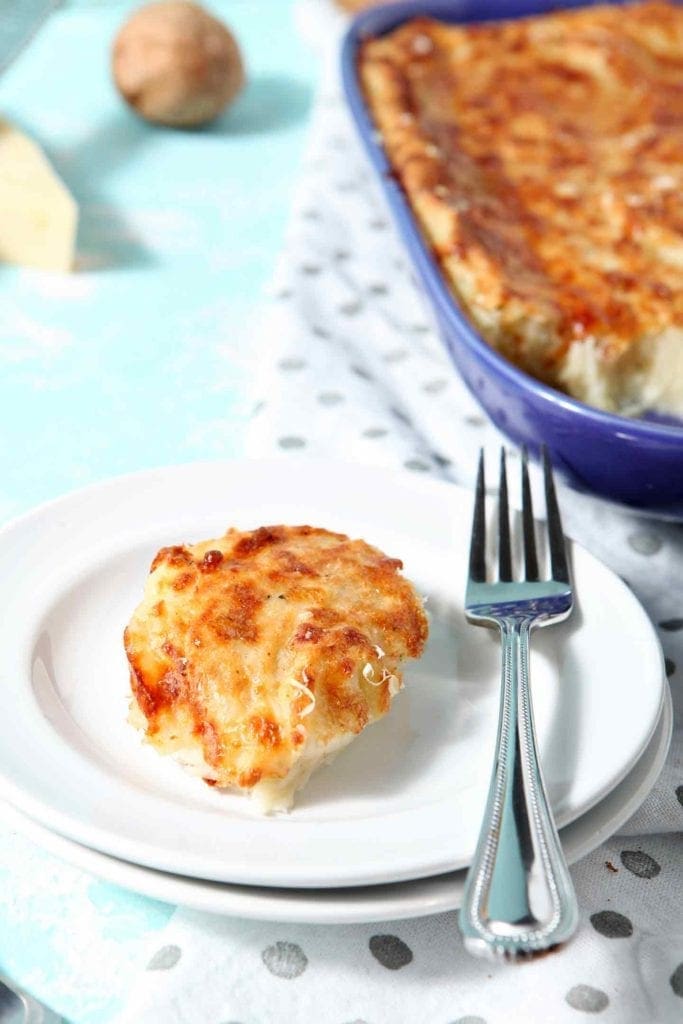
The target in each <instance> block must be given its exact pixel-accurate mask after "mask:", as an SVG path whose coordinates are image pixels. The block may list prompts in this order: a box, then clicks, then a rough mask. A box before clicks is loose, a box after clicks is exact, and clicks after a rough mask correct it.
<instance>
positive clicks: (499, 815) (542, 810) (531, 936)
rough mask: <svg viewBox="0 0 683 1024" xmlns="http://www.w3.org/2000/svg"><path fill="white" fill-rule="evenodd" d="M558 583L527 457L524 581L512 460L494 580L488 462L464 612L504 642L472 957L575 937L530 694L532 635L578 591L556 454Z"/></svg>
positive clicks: (474, 891) (474, 890)
mask: <svg viewBox="0 0 683 1024" xmlns="http://www.w3.org/2000/svg"><path fill="white" fill-rule="evenodd" d="M542 455H543V469H544V477H545V500H546V517H547V521H548V548H549V553H550V570H551V572H550V579H540V578H539V567H538V557H537V554H536V540H535V534H534V519H533V510H532V506H531V490H530V487H529V473H528V468H527V453H526V450H524V451H523V453H522V536H523V546H524V569H525V571H524V576H525V578H524V580H522V581H520V582H517V581H515V580H514V579H513V573H512V545H511V541H510V516H509V511H508V488H507V475H506V471H505V450H504V449H503V450H502V451H501V462H500V494H499V502H498V578H497V580H495V581H494V582H487V577H486V554H485V545H486V514H485V482H484V453H483V451H482V453H481V457H480V460H479V472H478V475H477V487H476V496H475V503H474V518H473V523H472V542H471V548H470V567H469V578H468V581H467V592H466V597H465V611H466V613H467V618H468V619H469V621H470V622H473V623H475V624H476V625H480V626H490V627H497V628H498V629H499V630H500V635H501V641H502V680H501V701H500V716H499V721H498V737H497V740H496V755H495V761H494V767H493V775H492V778H491V785H490V788H489V795H488V800H487V804H486V811H485V814H484V820H483V822H482V827H481V832H480V835H479V842H478V844H477V850H476V853H475V855H474V861H473V862H472V865H471V867H470V870H469V874H468V876H467V883H466V886H465V893H464V897H463V905H462V909H461V911H460V930H461V932H462V934H463V936H464V939H465V946H466V948H467V949H468V950H469V951H470V952H473V953H484V954H494V955H496V956H502V957H504V958H506V959H515V958H517V957H520V956H527V955H532V954H534V953H538V952H540V951H542V950H546V949H550V948H551V947H553V946H556V945H557V944H558V943H560V942H564V941H565V940H566V939H568V938H569V937H570V936H571V935H572V934H573V932H574V930H575V929H576V925H577V922H578V908H577V903H576V895H575V893H574V887H573V885H572V881H571V878H570V875H569V869H568V868H567V862H566V860H565V858H564V854H563V852H562V847H561V845H560V840H559V837H558V835H557V829H556V827H555V823H554V821H553V816H552V813H551V810H550V806H549V803H548V797H547V794H546V791H545V786H544V784H543V776H542V774H541V768H540V765H539V761H538V753H537V750H536V736H535V732H534V718H533V711H532V707H531V693H530V689H529V634H530V633H531V630H532V629H533V628H534V627H536V626H549V625H552V624H553V623H555V622H561V621H562V620H563V619H566V618H567V616H568V615H569V613H570V612H571V610H572V587H571V580H570V573H569V565H568V562H567V554H566V550H565V542H564V536H563V533H562V523H561V521H560V511H559V508H558V504H557V497H556V494H555V486H554V482H553V475H552V469H551V465H550V460H549V458H548V453H547V450H546V449H545V448H543V449H542Z"/></svg>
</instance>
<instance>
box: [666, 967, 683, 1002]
mask: <svg viewBox="0 0 683 1024" xmlns="http://www.w3.org/2000/svg"><path fill="white" fill-rule="evenodd" d="M669 984H670V985H671V987H672V989H673V990H674V992H675V993H676V995H677V996H680V997H681V999H683V963H680V964H679V965H678V967H677V968H676V970H675V971H674V972H673V974H672V975H671V977H670V978H669Z"/></svg>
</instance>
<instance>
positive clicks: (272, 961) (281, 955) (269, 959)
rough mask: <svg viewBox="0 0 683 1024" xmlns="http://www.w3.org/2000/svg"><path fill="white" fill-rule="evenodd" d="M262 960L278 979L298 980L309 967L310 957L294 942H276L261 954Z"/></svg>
mask: <svg viewBox="0 0 683 1024" xmlns="http://www.w3.org/2000/svg"><path fill="white" fill-rule="evenodd" d="M261 959H262V960H263V962H264V964H265V965H266V967H267V968H268V970H269V971H270V973H271V974H274V975H275V977H276V978H287V979H288V980H291V979H292V978H298V977H299V975H300V974H303V973H304V971H305V970H306V968H307V967H308V957H307V956H306V954H305V953H304V951H303V949H302V948H301V946H297V945H296V943H294V942H276V943H275V945H274V946H268V948H267V949H264V950H263V952H262V953H261Z"/></svg>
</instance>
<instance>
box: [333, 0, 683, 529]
mask: <svg viewBox="0 0 683 1024" xmlns="http://www.w3.org/2000/svg"><path fill="white" fill-rule="evenodd" d="M562 6H564V7H580V6H586V3H585V0H567V2H565V3H564V4H563V5H562ZM548 9H549V4H548V3H547V0H546V2H543V0H489V3H488V4H487V5H486V7H485V8H484V7H483V5H482V4H481V2H477V0H415V2H413V0H403V2H401V3H395V4H390V5H388V6H384V7H379V8H375V9H371V10H369V11H366V12H365V13H364V14H361V15H360V16H359V17H358V18H356V20H355V21H354V22H353V23H352V25H351V27H350V28H349V30H348V32H347V34H346V37H345V40H344V44H343V50H342V75H343V81H344V89H345V92H346V97H347V100H348V103H349V106H350V108H351V112H352V115H353V117H354V119H355V122H356V126H357V128H358V131H359V133H360V136H361V138H362V140H363V143H364V144H365V147H366V149H367V151H368V154H369V156H370V159H371V161H372V163H373V165H374V167H375V169H376V170H377V172H378V174H379V177H380V179H381V181H382V185H383V187H384V191H385V194H386V197H387V199H388V201H389V205H390V207H391V210H392V212H393V215H394V218H395V220H396V223H397V225H398V227H399V229H400V231H401V234H402V236H403V238H404V241H405V243H406V245H407V248H408V252H409V253H410V256H411V258H412V261H413V265H414V267H415V270H416V271H417V275H418V277H419V279H420V280H421V282H422V285H423V287H424V290H425V292H426V294H427V296H428V298H429V300H430V302H431V305H432V308H433V311H434V313H435V316H436V320H437V323H438V326H439V329H440V332H441V335H442V337H443V340H444V342H445V344H446V346H447V348H448V350H449V352H450V353H451V356H452V358H453V360H454V362H455V365H456V366H457V368H458V370H459V371H460V373H461V375H462V377H463V379H464V380H465V383H466V384H467V386H468V387H469V389H470V390H471V391H472V392H473V394H474V395H475V397H476V398H477V399H478V401H479V402H480V403H481V405H482V406H483V407H484V409H485V410H486V411H487V413H488V414H489V416H490V417H491V419H492V420H493V421H494V423H495V424H496V425H497V426H498V427H499V428H500V429H501V430H502V431H503V432H504V433H505V434H507V435H508V437H510V438H511V440H513V441H515V442H516V443H518V444H526V445H527V446H529V448H530V449H531V450H532V451H537V450H538V448H539V446H540V445H541V444H543V443H545V444H547V445H548V447H549V449H550V450H551V452H552V454H553V459H554V461H555V463H556V465H557V466H558V467H559V468H561V469H562V470H563V471H564V472H565V474H566V475H567V476H568V477H569V479H570V481H571V482H572V483H573V484H574V485H575V486H578V487H580V488H583V489H585V490H589V491H591V492H593V493H595V494H598V495H600V496H602V497H604V498H607V499H610V500H612V501H617V502H620V503H625V504H627V505H631V506H633V507H635V508H639V509H642V510H644V511H645V510H647V511H648V512H650V514H655V515H662V516H665V517H667V518H675V519H683V423H680V422H678V421H676V420H671V421H666V422H663V421H661V420H655V419H648V418H644V419H629V418H626V417H624V416H616V415H612V414H610V413H605V412H602V411H600V410H598V409H593V408H591V407H590V406H587V405H584V404H583V403H582V402H578V401H576V400H575V399H573V398H570V397H568V396H567V395H565V394H562V393H561V392H559V391H555V390H554V389H553V388H550V387H548V386H547V385H545V384H542V383H541V382H540V381H538V380H535V379H534V378H533V377H530V376H529V375H528V374H526V373H524V372H523V371H522V370H519V369H517V367H516V366H513V365H512V364H511V363H509V362H508V361H507V360H506V359H504V358H503V357H502V356H500V355H499V354H498V353H497V352H496V351H495V350H494V349H493V348H491V347H490V345H488V344H487V343H486V342H485V341H484V340H483V338H482V337H480V335H479V334H478V333H477V331H476V330H475V329H474V328H473V326H472V325H471V323H470V322H469V321H468V320H467V318H466V317H465V315H464V314H463V313H462V311H461V310H460V308H459V307H458V305H457V303H456V301H455V299H454V297H453V295H452V293H451V291H450V290H449V287H448V285H447V284H446V282H445V280H444V278H443V276H442V274H441V271H440V269H439V266H438V264H437V262H436V260H435V259H434V257H433V256H432V253H431V251H430V250H429V248H428V246H427V245H426V244H425V240H424V238H423V235H422V232H421V230H420V228H419V226H418V224H417V221H416V220H415V218H414V216H413V213H412V211H411V208H410V206H409V204H408V201H407V199H406V197H405V195H404V193H403V190H402V189H401V186H400V185H399V183H398V182H397V181H396V179H395V178H394V177H393V176H392V173H391V168H390V166H389V163H388V161H387V158H386V156H385V153H384V150H383V148H382V145H381V141H380V140H379V139H378V137H377V135H376V132H375V130H374V125H373V122H372V119H371V116H370V114H369V112H368V109H367V106H366V104H365V99H364V97H363V93H362V90H361V87H360V84H359V80H358V74H357V59H358V49H359V46H360V43H361V41H362V40H363V39H366V38H368V37H369V36H381V35H384V34H385V33H386V32H389V31H391V30H392V29H394V28H396V27H397V26H398V25H400V24H401V23H402V22H404V21H407V20H408V19H410V18H413V17H416V16H418V15H428V16H430V17H434V18H438V19H440V20H442V21H451V22H468V21H493V20H499V19H502V18H515V17H520V16H523V15H528V14H539V13H541V12H543V11H546V10H548Z"/></svg>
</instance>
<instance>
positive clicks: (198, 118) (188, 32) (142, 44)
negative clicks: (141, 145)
mask: <svg viewBox="0 0 683 1024" xmlns="http://www.w3.org/2000/svg"><path fill="white" fill-rule="evenodd" d="M112 72H113V75H114V81H115V83H116V87H117V88H118V90H119V92H120V93H121V95H122V96H123V98H124V100H125V101H126V103H128V104H129V106H131V107H132V108H133V110H135V111H136V112H137V113H138V114H140V116H141V117H144V118H146V119H147V120H148V121H155V122H157V123H158V124H165V125H170V126H171V127H177V128H183V127H185V128H186V127H193V126H195V125H200V124H205V123H206V122H207V121H211V120H213V118H215V117H217V116H218V114H220V112H221V111H222V110H224V109H225V107H226V106H227V105H228V104H229V103H230V102H231V101H232V100H233V99H234V98H235V96H236V95H237V94H238V92H239V91H240V89H241V88H242V86H243V85H244V80H245V78H244V65H243V63H242V57H241V54H240V50H239V47H238V45H237V42H236V41H235V38H234V36H233V35H232V33H231V32H230V31H229V30H228V29H227V28H226V27H225V25H223V24H222V23H221V22H220V21H218V20H217V19H216V18H213V17H212V16H211V15H210V14H208V13H207V11H205V10H204V9H203V8H202V7H200V6H199V5H198V4H194V3H190V2H189V0H162V2H161V3H152V4H148V5H147V6H145V7H141V8H140V9H139V10H137V11H135V12H134V13H133V14H132V15H131V17H130V18H129V19H128V21H127V22H126V23H125V24H124V25H123V27H122V28H121V30H120V31H119V33H118V35H117V36H116V39H115V40H114V45H113V48H112Z"/></svg>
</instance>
